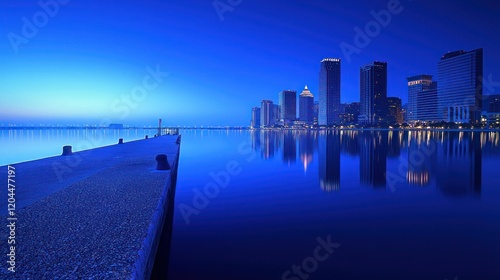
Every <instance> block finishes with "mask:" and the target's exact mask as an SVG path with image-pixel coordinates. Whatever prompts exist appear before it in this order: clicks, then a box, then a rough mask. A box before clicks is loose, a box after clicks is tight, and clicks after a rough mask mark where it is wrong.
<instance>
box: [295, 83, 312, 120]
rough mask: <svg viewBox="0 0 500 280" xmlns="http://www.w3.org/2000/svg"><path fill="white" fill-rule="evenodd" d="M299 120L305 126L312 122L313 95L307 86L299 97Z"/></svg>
mask: <svg viewBox="0 0 500 280" xmlns="http://www.w3.org/2000/svg"><path fill="white" fill-rule="evenodd" d="M299 120H301V121H303V122H305V123H306V124H313V122H314V95H312V93H311V91H309V89H308V88H307V86H306V87H305V88H304V90H303V91H302V93H301V94H300V96H299Z"/></svg>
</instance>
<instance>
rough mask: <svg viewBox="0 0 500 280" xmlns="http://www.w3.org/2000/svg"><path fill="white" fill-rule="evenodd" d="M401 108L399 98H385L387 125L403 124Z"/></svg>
mask: <svg viewBox="0 0 500 280" xmlns="http://www.w3.org/2000/svg"><path fill="white" fill-rule="evenodd" d="M401 107H402V106H401V98H398V97H387V121H388V122H389V123H397V124H402V123H403V112H402V109H401Z"/></svg>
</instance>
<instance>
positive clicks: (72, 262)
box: [0, 136, 180, 279]
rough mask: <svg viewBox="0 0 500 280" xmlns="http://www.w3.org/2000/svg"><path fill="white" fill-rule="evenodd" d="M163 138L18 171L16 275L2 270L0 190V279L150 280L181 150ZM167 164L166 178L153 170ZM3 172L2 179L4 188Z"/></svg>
mask: <svg viewBox="0 0 500 280" xmlns="http://www.w3.org/2000/svg"><path fill="white" fill-rule="evenodd" d="M177 139H178V136H162V137H155V138H149V139H145V140H139V141H132V142H125V143H124V144H117V145H113V146H108V147H103V148H97V149H92V150H87V151H83V152H73V153H72V154H71V155H66V156H56V157H51V158H46V159H42V160H37V161H32V162H26V163H20V164H15V165H14V167H15V174H16V182H15V198H16V209H15V217H16V218H17V220H16V221H15V223H16V230H15V241H16V243H15V272H12V271H9V270H7V268H8V267H9V265H8V264H7V260H8V256H7V253H8V251H9V246H10V245H8V244H7V240H8V238H9V234H10V233H9V230H8V228H7V227H6V224H8V221H7V217H8V216H7V203H8V194H7V190H6V189H7V186H5V187H2V188H0V216H1V217H0V221H1V222H0V224H1V225H2V227H1V228H2V230H1V231H0V244H1V245H0V246H1V248H0V249H1V252H2V254H1V256H0V260H1V262H0V279H10V278H12V279H149V277H150V275H151V273H152V271H153V265H154V261H155V256H156V254H157V248H158V245H159V243H160V238H161V236H162V235H163V236H164V235H165V232H163V233H162V229H164V228H170V227H168V226H164V221H165V219H168V218H167V217H168V216H169V215H171V213H168V212H169V211H171V209H172V207H171V205H169V204H171V203H172V202H173V194H174V193H175V182H176V177H177V166H178V160H179V152H180V143H179V144H177V143H176V141H177ZM158 155H162V156H161V157H162V158H163V157H164V155H165V156H166V158H167V160H168V162H167V164H168V165H169V166H170V169H169V170H157V161H156V157H157V156H158ZM7 176H8V174H7V167H6V166H2V167H0V178H4V179H5V180H3V179H0V180H1V181H5V182H7Z"/></svg>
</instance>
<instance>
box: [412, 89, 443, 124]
mask: <svg viewBox="0 0 500 280" xmlns="http://www.w3.org/2000/svg"><path fill="white" fill-rule="evenodd" d="M417 107H418V112H417V120H419V121H424V122H435V121H440V119H439V118H438V96H437V83H436V82H432V83H431V85H430V86H429V88H428V89H426V90H423V91H421V92H419V93H418V95H417Z"/></svg>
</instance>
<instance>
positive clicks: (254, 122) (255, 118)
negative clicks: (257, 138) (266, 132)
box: [250, 107, 260, 128]
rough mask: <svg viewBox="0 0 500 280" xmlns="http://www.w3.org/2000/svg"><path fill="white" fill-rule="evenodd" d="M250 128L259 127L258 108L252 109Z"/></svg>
mask: <svg viewBox="0 0 500 280" xmlns="http://www.w3.org/2000/svg"><path fill="white" fill-rule="evenodd" d="M250 126H251V127H252V128H259V127H260V107H254V108H252V121H251V123H250Z"/></svg>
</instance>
